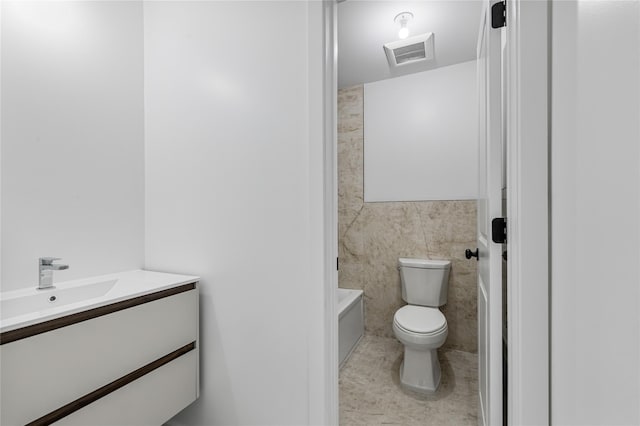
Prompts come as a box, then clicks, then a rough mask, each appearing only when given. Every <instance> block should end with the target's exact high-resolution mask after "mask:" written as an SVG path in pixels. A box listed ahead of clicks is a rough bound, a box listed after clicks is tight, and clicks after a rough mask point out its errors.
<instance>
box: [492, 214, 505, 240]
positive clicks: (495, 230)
mask: <svg viewBox="0 0 640 426" xmlns="http://www.w3.org/2000/svg"><path fill="white" fill-rule="evenodd" d="M491 240H493V242H494V243H498V244H504V243H506V242H507V219H506V218H504V217H496V218H495V219H493V220H492V221H491Z"/></svg>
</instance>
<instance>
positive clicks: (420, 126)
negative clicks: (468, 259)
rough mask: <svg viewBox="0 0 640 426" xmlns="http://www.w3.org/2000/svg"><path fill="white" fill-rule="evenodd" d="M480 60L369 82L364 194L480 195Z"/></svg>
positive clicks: (405, 197) (401, 197)
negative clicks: (478, 72)
mask: <svg viewBox="0 0 640 426" xmlns="http://www.w3.org/2000/svg"><path fill="white" fill-rule="evenodd" d="M476 92H477V90H476V61H470V62H463V63H461V64H456V65H451V66H448V67H442V68H437V69H435V70H431V71H425V72H421V73H417V74H411V75H407V76H403V77H396V78H392V79H389V80H382V81H378V82H375V83H369V84H365V85H364V199H365V201H369V202H370V201H420V200H465V199H475V198H476V197H477V192H478V136H477V133H478V123H477V122H478V117H477V110H478V105H477V95H476Z"/></svg>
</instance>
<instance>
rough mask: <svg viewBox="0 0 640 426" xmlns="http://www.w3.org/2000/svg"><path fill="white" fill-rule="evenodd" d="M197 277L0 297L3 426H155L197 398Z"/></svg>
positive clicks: (135, 277)
mask: <svg viewBox="0 0 640 426" xmlns="http://www.w3.org/2000/svg"><path fill="white" fill-rule="evenodd" d="M198 279H199V278H198V277H194V276H187V275H175V274H166V273H159V272H150V271H130V272H124V273H119V274H111V275H104V276H100V277H95V278H91V279H84V280H77V281H69V282H67V283H61V284H56V287H54V288H50V289H46V290H37V289H36V288H35V287H34V288H32V289H24V290H17V291H12V292H6V293H1V294H0V315H1V318H0V363H1V364H0V382H1V389H0V390H1V393H0V406H1V407H2V410H1V414H0V424H3V425H48V424H53V423H55V424H59V425H143V424H144V425H161V424H163V423H165V422H166V421H167V420H169V419H170V418H171V417H173V416H174V415H175V414H177V413H178V412H180V411H181V410H182V409H184V408H185V407H187V406H188V405H189V404H191V403H192V402H194V401H195V400H196V399H197V398H198V396H199V341H198V333H199V331H198V323H199V321H198V297H199V289H198Z"/></svg>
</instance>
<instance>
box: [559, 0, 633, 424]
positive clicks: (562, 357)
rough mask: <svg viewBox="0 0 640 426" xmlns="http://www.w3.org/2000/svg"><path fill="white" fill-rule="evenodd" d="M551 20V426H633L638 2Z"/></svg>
mask: <svg viewBox="0 0 640 426" xmlns="http://www.w3.org/2000/svg"><path fill="white" fill-rule="evenodd" d="M552 12H553V16H552V22H553V31H552V37H553V46H552V52H553V56H552V63H553V68H552V80H553V83H552V88H553V91H552V129H553V132H552V142H551V167H552V173H551V182H552V185H551V206H552V209H551V213H552V216H551V222H552V227H551V229H552V234H551V236H552V256H551V269H552V276H551V279H552V285H551V293H552V299H551V306H552V317H551V324H552V327H551V338H552V341H551V423H552V424H557V425H585V424H589V425H622V424H624V425H631V424H640V408H639V407H640V405H639V404H638V401H640V221H639V218H640V124H639V123H640V3H638V2H637V1H636V2H628V1H607V2H591V1H571V2H568V1H559V2H552Z"/></svg>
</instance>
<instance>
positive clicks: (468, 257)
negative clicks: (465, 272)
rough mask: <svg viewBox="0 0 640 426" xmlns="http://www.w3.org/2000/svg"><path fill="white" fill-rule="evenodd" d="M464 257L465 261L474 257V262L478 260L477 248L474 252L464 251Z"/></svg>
mask: <svg viewBox="0 0 640 426" xmlns="http://www.w3.org/2000/svg"><path fill="white" fill-rule="evenodd" d="M464 257H466V258H467V259H471V258H472V257H475V258H476V260H480V259H479V258H478V248H476V251H471V249H466V250H465V251H464Z"/></svg>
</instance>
